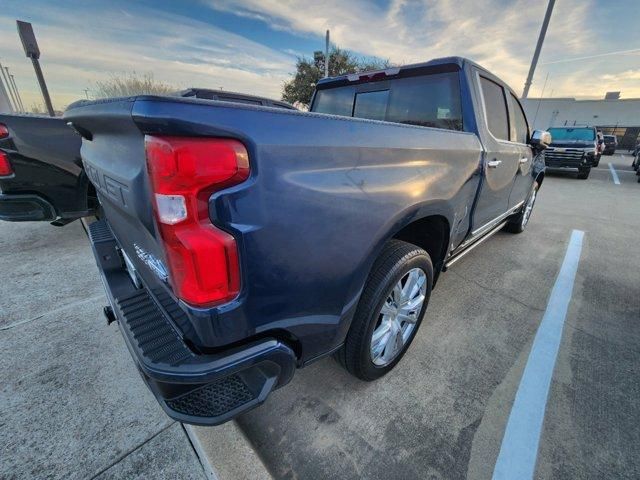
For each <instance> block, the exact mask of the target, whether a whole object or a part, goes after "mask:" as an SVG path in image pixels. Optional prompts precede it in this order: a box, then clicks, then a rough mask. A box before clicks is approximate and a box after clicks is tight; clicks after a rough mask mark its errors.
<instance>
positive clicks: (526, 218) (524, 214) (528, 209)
mask: <svg viewBox="0 0 640 480" xmlns="http://www.w3.org/2000/svg"><path fill="white" fill-rule="evenodd" d="M537 193H538V189H537V188H534V189H533V191H532V192H531V195H529V200H528V201H527V204H526V205H525V207H524V212H522V226H523V227H525V226H526V225H527V223H529V218H530V217H531V212H532V211H533V204H534V203H536V194H537Z"/></svg>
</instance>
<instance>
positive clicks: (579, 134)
mask: <svg viewBox="0 0 640 480" xmlns="http://www.w3.org/2000/svg"><path fill="white" fill-rule="evenodd" d="M549 133H551V138H552V139H553V141H554V142H555V141H556V140H584V141H590V140H595V139H596V134H595V131H594V129H593V128H550V129H549Z"/></svg>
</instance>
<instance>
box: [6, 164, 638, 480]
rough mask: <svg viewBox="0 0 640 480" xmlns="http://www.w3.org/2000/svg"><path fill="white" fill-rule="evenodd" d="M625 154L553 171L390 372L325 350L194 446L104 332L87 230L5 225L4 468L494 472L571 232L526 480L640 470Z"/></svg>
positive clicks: (260, 473)
mask: <svg viewBox="0 0 640 480" xmlns="http://www.w3.org/2000/svg"><path fill="white" fill-rule="evenodd" d="M609 163H611V164H612V166H613V171H612V169H611V168H610V167H609V165H608V164H609ZM630 163H631V160H630V157H628V156H620V155H615V156H612V157H602V161H601V163H600V166H599V168H597V169H594V170H593V171H592V173H591V177H590V178H589V179H588V180H577V179H576V178H575V175H574V174H570V173H562V172H561V173H549V174H548V176H547V178H546V179H545V181H544V184H543V187H542V190H541V192H540V195H539V197H538V201H537V205H536V208H535V210H534V213H533V216H532V219H531V223H530V224H529V226H528V229H527V231H526V232H525V233H523V234H521V235H513V234H508V233H498V234H497V235H495V236H494V237H493V238H491V239H490V240H488V241H487V242H485V243H484V244H483V245H482V246H480V247H478V248H477V249H476V250H475V251H473V252H472V253H470V254H469V255H467V256H466V257H465V258H464V259H462V260H460V261H459V262H458V263H456V264H455V265H454V266H453V267H451V268H450V270H449V271H448V272H446V273H444V274H443V275H442V276H441V278H440V281H439V283H438V285H437V287H436V289H435V290H434V293H433V296H432V299H431V304H430V305H429V308H428V311H427V317H426V318H425V321H424V322H423V324H422V326H421V328H420V331H419V332H418V334H417V337H416V339H415V341H414V342H413V344H412V346H411V348H410V350H409V352H408V353H407V355H406V356H405V358H404V359H403V360H402V361H401V362H400V363H399V365H398V366H397V368H396V369H395V370H394V371H393V372H391V373H390V374H389V375H387V376H385V377H384V378H382V379H380V380H378V381H376V382H372V383H365V382H361V381H359V380H356V379H354V378H353V377H351V376H349V375H348V374H347V373H346V372H345V371H344V370H342V369H341V368H340V367H339V366H338V365H337V363H336V362H335V361H334V360H333V359H331V358H327V359H325V360H322V361H320V362H318V363H316V364H313V365H311V366H309V367H307V368H305V369H302V370H300V371H298V372H297V373H296V375H295V377H294V379H293V381H292V382H291V383H290V384H289V385H288V386H287V387H285V388H283V389H281V390H278V391H276V392H274V393H273V394H272V395H271V396H270V398H269V399H268V400H267V402H266V403H265V404H264V405H263V406H262V407H260V408H258V409H256V410H253V411H252V412H250V413H248V414H246V415H244V416H242V417H240V418H239V419H238V421H237V423H236V424H228V425H227V426H225V427H222V428H219V427H214V428H196V429H191V430H190V435H191V437H192V440H191V441H190V440H189V439H188V438H187V435H186V434H185V431H184V429H183V427H182V426H181V425H179V424H177V423H175V422H173V421H171V420H170V419H169V418H168V417H166V416H165V415H164V413H163V412H162V411H161V409H160V407H159V406H158V405H157V403H156V402H155V400H154V399H153V397H152V395H151V393H150V392H149V391H148V390H147V388H146V387H145V386H144V384H143V382H142V380H141V379H140V377H139V375H138V373H137V372H136V370H135V367H134V365H133V362H132V360H131V359H130V356H129V353H128V352H127V350H126V347H125V345H124V342H123V341H122V339H121V338H120V333H119V332H118V330H117V328H116V327H115V326H113V325H112V326H110V327H107V325H106V322H105V321H104V319H103V317H102V313H101V309H102V306H103V305H104V304H105V301H106V300H105V297H104V294H103V292H102V285H101V283H100V281H99V278H98V274H97V270H96V268H95V264H94V260H93V257H92V255H91V253H90V249H89V247H88V244H87V240H86V238H85V236H84V232H83V230H82V228H81V226H80V224H79V223H78V222H75V223H74V224H71V225H68V226H66V227H63V228H55V227H52V226H49V225H48V224H46V223H25V224H12V223H6V222H0V251H2V257H0V275H1V279H2V281H0V299H1V300H0V447H1V448H2V450H1V451H2V462H1V464H0V478H207V477H208V478H212V477H213V476H215V475H216V474H217V476H218V478H220V479H221V480H222V479H227V478H267V477H268V476H269V474H270V475H272V476H273V477H274V478H277V479H305V480H306V479H326V478H332V479H351V478H371V479H376V478H394V479H402V478H412V479H413V478H420V479H425V478H447V479H453V478H470V479H488V478H491V477H492V475H493V470H494V467H495V464H496V460H497V458H498V454H499V452H500V449H501V446H502V441H503V437H504V432H505V428H506V425H507V421H508V419H509V415H510V413H511V411H512V406H513V404H514V398H515V397H516V394H517V392H518V391H520V390H521V382H522V378H523V371H524V370H525V366H527V364H528V362H529V356H530V351H531V346H532V344H533V342H534V338H536V332H538V330H539V327H540V324H541V320H542V318H543V316H544V315H545V312H546V311H547V310H548V301H549V298H550V295H551V291H552V288H553V286H554V284H555V282H556V279H557V277H558V274H559V271H560V268H561V265H562V264H563V259H564V257H565V253H566V251H567V246H568V243H569V238H570V236H571V234H572V232H573V231H574V230H580V231H583V232H584V239H583V244H582V249H581V251H580V255H579V262H578V267H577V273H576V276H575V282H573V285H572V287H573V290H572V293H571V294H570V298H569V308H568V312H567V315H566V318H564V330H563V334H562V337H561V340H560V345H559V350H558V354H557V358H554V362H555V367H554V370H553V377H552V381H551V385H550V391H549V396H548V399H547V402H546V410H545V413H544V423H543V425H542V429H541V432H540V436H539V452H538V455H537V461H536V463H535V475H534V476H535V478H537V479H552V478H553V479H587V478H589V479H590V478H629V479H631V478H639V477H640V405H639V404H640V400H639V398H640V395H639V394H640V391H639V390H640V326H639V323H640V256H639V255H638V253H639V252H640V250H639V246H640V185H638V184H637V183H636V179H637V177H636V176H635V175H634V174H633V172H632V171H631V169H630V167H629V165H630ZM614 172H615V175H614ZM616 176H617V177H618V183H615V177H616ZM514 411H515V409H514ZM237 427H239V429H238V428H237ZM198 455H200V458H199V457H198ZM265 468H266V470H265ZM267 470H268V473H267Z"/></svg>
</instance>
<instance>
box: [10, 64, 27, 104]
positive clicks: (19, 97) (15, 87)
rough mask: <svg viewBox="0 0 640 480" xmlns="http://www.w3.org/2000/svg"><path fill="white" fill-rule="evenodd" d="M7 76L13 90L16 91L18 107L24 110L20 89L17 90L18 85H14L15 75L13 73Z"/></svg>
mask: <svg viewBox="0 0 640 480" xmlns="http://www.w3.org/2000/svg"><path fill="white" fill-rule="evenodd" d="M9 78H10V79H11V84H12V85H13V91H14V92H16V98H17V99H18V103H19V104H20V109H21V110H22V111H23V112H24V111H25V109H24V105H23V103H22V97H21V96H20V91H19V90H18V86H17V85H16V77H14V76H13V74H11V73H10V74H9Z"/></svg>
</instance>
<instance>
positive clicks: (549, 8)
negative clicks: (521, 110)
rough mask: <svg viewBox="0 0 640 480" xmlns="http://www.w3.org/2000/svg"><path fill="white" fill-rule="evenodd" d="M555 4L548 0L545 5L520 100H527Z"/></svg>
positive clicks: (554, 0) (552, 0)
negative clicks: (547, 3)
mask: <svg viewBox="0 0 640 480" xmlns="http://www.w3.org/2000/svg"><path fill="white" fill-rule="evenodd" d="M555 3H556V0H549V5H547V12H546V13H545V14H544V20H543V21H542V28H541V29H540V36H538V43H537V45H536V50H535V52H534V53H533V58H532V59H531V67H530V68H529V75H527V80H526V81H525V82H524V90H523V91H522V98H527V95H529V88H530V87H531V82H532V80H533V74H534V73H535V71H536V66H537V65H538V57H539V56H540V50H542V43H543V42H544V37H545V35H546V34H547V27H548V26H549V20H551V13H552V12H553V6H554V5H555Z"/></svg>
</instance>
